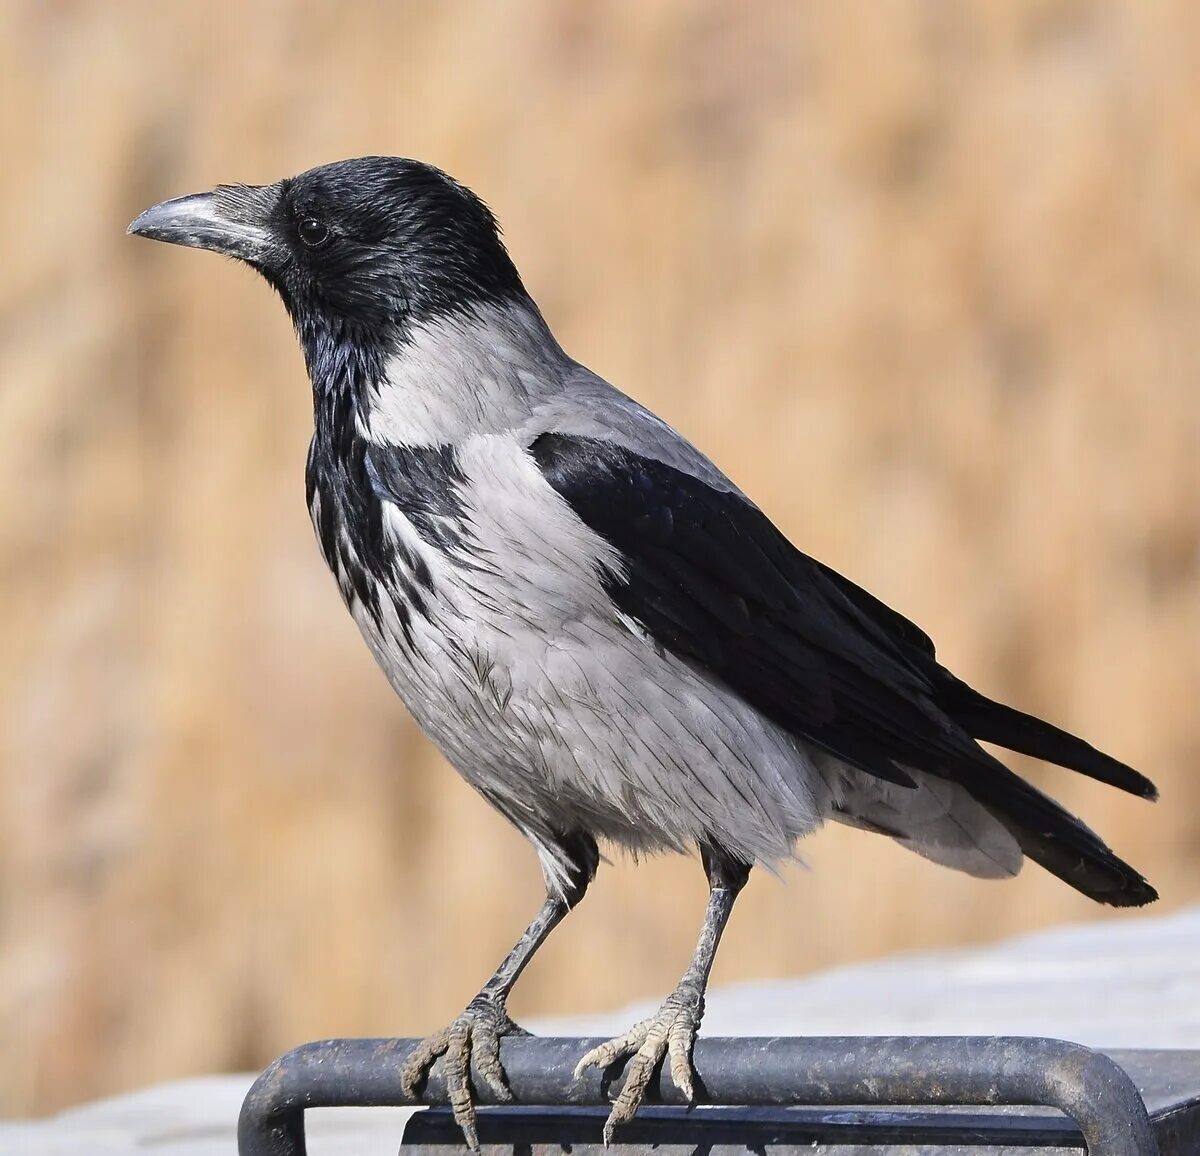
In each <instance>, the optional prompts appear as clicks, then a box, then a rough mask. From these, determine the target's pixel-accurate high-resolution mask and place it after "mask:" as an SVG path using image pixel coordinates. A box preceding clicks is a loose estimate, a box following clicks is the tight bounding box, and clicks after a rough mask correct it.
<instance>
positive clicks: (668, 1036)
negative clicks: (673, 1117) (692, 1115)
mask: <svg viewBox="0 0 1200 1156" xmlns="http://www.w3.org/2000/svg"><path fill="white" fill-rule="evenodd" d="M688 994H690V993H688ZM688 994H684V993H683V992H682V990H678V989H677V990H676V992H674V993H672V995H671V996H670V997H668V999H667V1001H666V1002H665V1003H664V1004H663V1006H662V1007H661V1008H660V1009H659V1011H658V1014H657V1015H655V1016H653V1017H651V1018H650V1019H648V1020H643V1021H642V1022H641V1023H639V1024H636V1025H635V1026H634V1027H633V1028H631V1029H630V1030H629V1031H628V1032H626V1033H625V1035H623V1036H618V1037H617V1038H616V1039H612V1040H609V1041H608V1042H607V1043H604V1044H600V1045H599V1046H598V1047H595V1048H592V1050H591V1051H590V1052H588V1053H587V1055H585V1056H584V1057H583V1058H582V1059H581V1060H580V1061H579V1063H578V1064H576V1065H575V1079H577V1080H578V1079H579V1078H580V1077H581V1076H582V1075H583V1073H584V1072H585V1071H586V1070H587V1069H588V1068H590V1067H602V1068H604V1067H608V1066H609V1065H610V1064H613V1063H615V1062H616V1061H617V1060H619V1059H622V1058H623V1057H625V1056H628V1055H629V1054H630V1053H635V1054H634V1056H633V1060H632V1061H631V1062H630V1064H629V1068H628V1070H627V1072H626V1074H625V1083H624V1084H623V1085H622V1087H621V1093H620V1095H619V1096H618V1097H617V1098H616V1100H615V1101H614V1103H613V1106H612V1109H611V1111H610V1112H609V1114H608V1119H607V1120H606V1121H605V1122H604V1145H605V1147H608V1145H610V1144H611V1143H612V1140H613V1135H614V1133H615V1131H616V1129H617V1128H618V1127H619V1126H620V1125H621V1124H625V1123H628V1122H629V1121H630V1120H632V1119H633V1117H634V1115H635V1114H636V1112H637V1110H638V1108H639V1107H640V1106H641V1103H642V1099H643V1098H644V1096H645V1094H646V1089H647V1088H648V1087H649V1086H650V1082H651V1080H652V1079H653V1078H654V1072H655V1069H656V1068H657V1067H658V1064H659V1061H661V1060H662V1058H663V1056H664V1055H669V1057H670V1064H671V1080H672V1082H673V1083H674V1084H675V1086H676V1087H677V1088H678V1089H679V1090H680V1092H682V1093H683V1095H684V1097H685V1098H686V1099H687V1100H688V1101H689V1102H692V1101H694V1100H695V1098H696V1091H695V1084H694V1080H693V1073H694V1069H693V1067H692V1045H693V1043H694V1042H695V1039H696V1027H697V1024H698V1022H699V1019H700V1015H701V1014H702V1010H703V1008H702V1005H698V1004H697V1002H696V1000H695V999H693V998H688Z"/></svg>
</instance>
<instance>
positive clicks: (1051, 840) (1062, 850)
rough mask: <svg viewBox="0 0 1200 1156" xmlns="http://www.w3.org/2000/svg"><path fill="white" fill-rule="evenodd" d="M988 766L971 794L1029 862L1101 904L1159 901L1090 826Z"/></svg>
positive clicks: (997, 765) (998, 766)
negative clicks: (987, 769) (1001, 824)
mask: <svg viewBox="0 0 1200 1156" xmlns="http://www.w3.org/2000/svg"><path fill="white" fill-rule="evenodd" d="M1068 737H1069V736H1068ZM1014 749H1016V748H1014ZM985 757H986V756H985ZM1042 757H1043V758H1045V757H1047V756H1044V755H1043V756H1042ZM988 761H989V762H990V763H992V764H993V769H992V771H991V773H988V772H987V771H986V770H984V769H983V768H978V770H977V773H976V775H974V776H972V777H973V779H974V781H973V782H972V783H971V786H970V791H971V794H972V795H973V796H974V797H975V798H976V799H977V800H978V801H979V802H980V803H982V804H983V805H984V806H985V807H986V808H987V809H988V810H989V811H991V813H992V814H993V815H995V816H996V818H997V819H999V820H1000V822H1002V823H1003V824H1004V825H1005V827H1007V828H1008V830H1009V831H1010V832H1011V833H1012V836H1013V838H1014V839H1016V841H1017V844H1018V846H1019V847H1020V848H1021V850H1022V851H1023V852H1024V853H1025V854H1026V855H1028V856H1029V858H1030V859H1032V860H1033V861H1034V862H1035V863H1039V864H1041V866H1043V867H1044V868H1045V869H1046V870H1047V871H1049V872H1051V874H1053V875H1057V876H1058V877H1059V878H1060V879H1061V880H1062V881H1063V882H1064V883H1069V884H1070V885H1071V886H1072V887H1074V888H1075V890H1076V891H1081V892H1082V893H1083V894H1084V895H1087V896H1088V897H1089V898H1091V899H1094V900H1096V901H1097V902H1098V903H1107V904H1109V905H1110V906H1112V907H1141V906H1142V905H1143V904H1146V903H1152V902H1153V901H1154V900H1155V899H1157V898H1158V892H1157V891H1155V890H1154V888H1153V887H1152V886H1151V885H1150V884H1149V883H1147V882H1146V880H1145V879H1143V878H1142V876H1141V875H1140V874H1139V873H1138V872H1137V871H1135V870H1134V869H1133V868H1132V867H1131V866H1130V865H1129V864H1128V863H1126V862H1124V861H1123V860H1121V859H1118V858H1117V856H1116V855H1114V854H1113V852H1112V851H1111V850H1110V849H1109V847H1108V846H1107V845H1106V844H1105V843H1104V841H1103V840H1102V839H1101V838H1100V837H1099V836H1098V835H1097V834H1096V833H1095V832H1094V831H1093V830H1092V829H1091V828H1090V827H1088V826H1087V825H1086V824H1085V823H1083V822H1081V821H1080V820H1079V819H1077V818H1075V816H1074V815H1072V814H1071V813H1070V812H1068V811H1066V810H1064V809H1063V808H1062V807H1060V806H1059V805H1058V804H1057V803H1056V802H1055V801H1054V800H1053V799H1051V798H1049V797H1047V796H1046V795H1044V794H1042V792H1041V791H1039V790H1038V789H1037V788H1036V787H1034V786H1031V785H1030V784H1029V783H1027V782H1025V780H1024V779H1022V778H1020V777H1019V776H1018V775H1016V774H1014V773H1013V772H1012V771H1010V770H1009V769H1008V768H1007V767H1005V766H1004V765H1003V764H1002V763H1000V762H998V761H997V760H994V759H991V758H990V757H988Z"/></svg>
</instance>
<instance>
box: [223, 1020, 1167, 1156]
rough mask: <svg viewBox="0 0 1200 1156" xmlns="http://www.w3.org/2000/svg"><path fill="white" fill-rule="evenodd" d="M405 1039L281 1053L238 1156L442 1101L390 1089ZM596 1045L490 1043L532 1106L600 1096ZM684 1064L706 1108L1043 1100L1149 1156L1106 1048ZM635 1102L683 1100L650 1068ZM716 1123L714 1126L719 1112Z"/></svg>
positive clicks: (995, 1047) (781, 1047) (698, 1056)
mask: <svg viewBox="0 0 1200 1156" xmlns="http://www.w3.org/2000/svg"><path fill="white" fill-rule="evenodd" d="M417 1042H418V1041H416V1040H412V1039H380V1040H353V1039H349V1040H325V1041H320V1042H317V1043H311V1044H305V1045H304V1046H303V1047H299V1048H296V1049H295V1050H294V1051H291V1052H288V1053H287V1054H286V1055H284V1056H281V1057H280V1058H279V1059H278V1060H276V1061H275V1062H274V1063H273V1064H272V1065H271V1066H270V1067H268V1068H267V1069H266V1071H264V1072H263V1073H262V1075H261V1076H259V1078H258V1079H257V1080H256V1081H255V1083H254V1086H253V1087H252V1088H251V1089H250V1092H249V1094H248V1095H247V1096H246V1100H245V1102H244V1104H243V1106H242V1112H241V1117H240V1120H239V1122H238V1151H239V1153H240V1156H304V1154H305V1142H304V1112H305V1111H306V1110H307V1109H310V1108H321V1107H335V1106H362V1107H383V1106H398V1105H405V1104H414V1103H422V1104H445V1103H446V1095H445V1088H444V1086H443V1085H442V1083H441V1080H440V1076H439V1073H438V1070H437V1068H435V1069H434V1071H433V1073H431V1076H430V1079H429V1081H428V1084H427V1086H426V1087H425V1088H424V1089H423V1092H422V1095H421V1098H420V1100H419V1101H416V1100H413V1099H411V1098H409V1097H406V1096H405V1095H404V1094H403V1093H402V1091H401V1088H400V1078H399V1073H400V1068H401V1066H402V1065H403V1063H404V1060H405V1059H406V1057H407V1056H408V1054H409V1053H410V1051H411V1050H412V1049H413V1048H414V1047H415V1046H416V1044H417ZM597 1042H599V1041H597V1040H590V1039H565V1038H541V1037H536V1036H522V1037H510V1038H507V1039H505V1040H504V1041H502V1046H501V1059H502V1062H503V1064H504V1067H505V1070H506V1072H507V1074H508V1081H509V1085H510V1087H511V1089H512V1092H513V1103H515V1104H518V1105H538V1106H540V1107H544V1108H556V1107H557V1108H561V1107H566V1106H584V1105H605V1104H607V1103H608V1101H609V1096H610V1093H611V1089H612V1087H613V1086H614V1084H616V1083H617V1081H618V1080H619V1078H620V1070H619V1068H614V1069H610V1070H609V1071H608V1072H606V1073H598V1072H590V1073H588V1074H587V1075H586V1076H585V1077H584V1078H583V1079H581V1080H579V1081H576V1080H574V1079H573V1078H572V1069H573V1068H574V1065H575V1062H576V1061H577V1060H578V1058H579V1057H580V1056H581V1055H583V1053H584V1052H586V1051H587V1050H588V1049H589V1048H591V1047H592V1046H593V1045H594V1044H596V1043H597ZM694 1061H695V1066H696V1074H697V1077H698V1079H697V1081H696V1092H697V1101H698V1102H700V1103H703V1104H706V1105H709V1104H712V1105H736V1106H739V1107H765V1106H772V1107H780V1106H802V1105H803V1106H810V1107H831V1106H849V1105H855V1106H863V1107H865V1106H902V1105H905V1106H928V1105H955V1106H960V1107H966V1106H978V1105H1009V1104H1011V1105H1043V1106H1046V1107H1050V1108H1056V1109H1058V1110H1060V1111H1061V1112H1063V1113H1064V1114H1065V1115H1066V1116H1068V1117H1069V1118H1070V1119H1071V1120H1073V1121H1074V1122H1075V1124H1076V1126H1077V1127H1078V1130H1079V1134H1080V1136H1081V1138H1082V1142H1083V1143H1084V1144H1085V1145H1086V1148H1087V1151H1088V1153H1089V1156H1158V1145H1157V1143H1156V1140H1155V1135H1154V1131H1153V1129H1152V1127H1151V1123H1150V1119H1149V1116H1148V1114H1147V1111H1146V1108H1145V1105H1144V1104H1143V1102H1142V1098H1141V1096H1140V1095H1139V1094H1138V1090H1137V1088H1136V1087H1135V1086H1134V1084H1133V1082H1132V1080H1131V1079H1130V1077H1129V1076H1128V1075H1127V1074H1126V1073H1125V1071H1124V1070H1123V1069H1122V1068H1121V1067H1120V1066H1119V1065H1118V1064H1117V1063H1115V1062H1114V1061H1113V1060H1112V1059H1110V1058H1109V1057H1108V1056H1106V1055H1104V1054H1102V1053H1100V1052H1096V1051H1092V1050H1091V1049H1089V1048H1085V1047H1082V1046H1081V1045H1079V1044H1072V1043H1066V1042H1064V1041H1062V1040H1052V1039H1038V1038H1019V1037H1013V1038H1009V1037H994V1036H985V1037H972V1036H952V1037H863V1036H849V1037H828V1038H803V1037H767V1038H728V1039H701V1040H698V1041H697V1043H696V1047H695V1053H694ZM474 1086H475V1088H476V1089H477V1099H478V1102H479V1103H480V1104H484V1105H486V1104H494V1103H496V1100H495V1098H494V1097H493V1096H492V1095H491V1094H490V1093H489V1091H488V1088H487V1085H486V1084H485V1083H484V1082H483V1081H482V1080H479V1081H476V1082H475V1084H474ZM647 1098H648V1100H650V1099H653V1100H655V1101H657V1102H659V1103H663V1104H683V1103H684V1101H683V1099H682V1096H681V1095H680V1093H679V1091H678V1090H677V1089H676V1088H675V1086H674V1085H673V1084H672V1083H671V1081H670V1077H669V1076H668V1075H665V1074H663V1073H661V1072H660V1073H659V1078H658V1080H657V1083H656V1084H652V1086H651V1089H650V1095H649V1096H648V1097H647ZM699 1115H700V1114H698V1113H694V1114H692V1115H691V1116H689V1117H687V1119H688V1120H689V1122H690V1123H691V1124H692V1125H693V1129H692V1130H693V1131H694V1128H695V1127H699V1128H703V1127H704V1124H703V1122H702V1121H701V1120H699V1119H697V1117H698V1116H699ZM635 1123H636V1122H635ZM1060 1123H1061V1121H1060ZM724 1125H725V1130H726V1131H727V1125H728V1119H727V1118H726V1119H725V1121H724ZM629 1127H630V1128H632V1127H633V1125H629ZM668 1131H669V1129H667V1130H663V1131H662V1133H661V1135H660V1139H659V1142H668V1134H667V1132H668ZM1055 1136H1057V1143H1060V1144H1061V1143H1068V1144H1069V1143H1070V1142H1071V1136H1070V1135H1069V1134H1068V1135H1067V1136H1066V1137H1065V1138H1064V1137H1063V1132H1062V1129H1061V1127H1060V1128H1058V1129H1054V1130H1053V1131H1052V1132H1051V1133H1050V1134H1049V1135H1048V1136H1047V1139H1046V1140H1045V1141H1043V1142H1053V1138H1054V1137H1055ZM833 1138H834V1137H833V1135H832V1134H831V1137H830V1139H831V1140H832V1139H833ZM818 1139H819V1137H818ZM620 1144H621V1135H620V1133H618V1136H617V1146H620Z"/></svg>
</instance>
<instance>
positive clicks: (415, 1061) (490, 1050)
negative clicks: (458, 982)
mask: <svg viewBox="0 0 1200 1156" xmlns="http://www.w3.org/2000/svg"><path fill="white" fill-rule="evenodd" d="M525 1034H526V1032H525V1031H524V1029H523V1028H520V1027H518V1026H517V1025H516V1024H515V1023H513V1021H512V1020H511V1019H510V1018H509V1016H508V1013H507V1012H506V1011H505V1010H504V1005H503V1004H500V1003H497V1002H495V1001H494V1000H491V999H487V998H484V997H477V998H476V999H474V1000H472V1001H471V1002H470V1003H469V1004H468V1005H467V1007H466V1010H465V1011H463V1013H462V1015H460V1016H459V1017H458V1018H457V1019H456V1020H454V1022H453V1023H451V1024H450V1025H449V1026H448V1027H445V1028H442V1030H441V1031H438V1032H434V1033H433V1035H431V1036H427V1037H426V1038H425V1039H424V1040H422V1041H421V1042H420V1043H419V1044H418V1045H417V1047H416V1049H415V1050H414V1051H413V1052H412V1054H411V1055H410V1056H409V1057H408V1059H407V1060H406V1061H405V1064H404V1067H403V1068H401V1070H400V1086H401V1088H402V1089H403V1090H404V1094H405V1095H406V1096H410V1097H414V1098H415V1097H416V1095H417V1093H418V1091H419V1090H420V1088H421V1086H422V1085H423V1084H424V1082H425V1080H426V1078H427V1077H428V1075H429V1070H430V1068H432V1067H433V1065H434V1063H436V1062H437V1060H438V1059H439V1058H440V1059H441V1061H442V1075H443V1078H444V1080H445V1084H446V1094H447V1097H448V1099H449V1101H450V1108H451V1110H452V1111H453V1112H454V1119H455V1121H456V1122H457V1124H458V1126H459V1127H460V1128H461V1129H462V1132H463V1136H464V1138H465V1139H466V1141H467V1147H469V1148H470V1149H471V1150H472V1151H473V1152H478V1151H479V1135H478V1132H477V1130H476V1126H475V1100H474V1097H473V1096H472V1094H471V1092H472V1089H471V1064H472V1061H474V1065H475V1070H476V1071H477V1072H478V1073H479V1075H480V1076H481V1077H482V1078H483V1080H484V1082H485V1083H486V1084H487V1086H488V1088H489V1089H490V1091H491V1093H492V1095H494V1096H495V1097H496V1099H497V1100H502V1101H507V1100H511V1099H512V1092H511V1090H510V1089H509V1086H508V1080H507V1079H506V1077H505V1075H504V1068H503V1066H502V1065H501V1063H500V1040H501V1039H502V1038H503V1037H504V1036H511V1035H525Z"/></svg>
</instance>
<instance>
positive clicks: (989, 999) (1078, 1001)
mask: <svg viewBox="0 0 1200 1156" xmlns="http://www.w3.org/2000/svg"><path fill="white" fill-rule="evenodd" d="M708 1002H709V1007H708V1015H707V1017H706V1019H705V1024H704V1028H705V1033H706V1034H708V1035H780V1034H782V1035H787V1034H815V1035H831V1034H849V1035H885V1034H891V1033H912V1034H946V1033H951V1034H958V1033H972V1034H973V1033H997V1034H1006V1035H1049V1036H1061V1037H1065V1038H1068V1039H1073V1040H1078V1041H1079V1042H1081V1043H1085V1044H1092V1045H1095V1046H1104V1047H1182V1048H1197V1049H1200V907H1195V908H1190V909H1188V910H1186V911H1182V912H1179V913H1177V914H1174V915H1169V916H1160V917H1145V916H1143V917H1140V918H1135V919H1122V920H1114V921H1109V922H1102V923H1094V924H1087V925H1084V926H1081V927H1066V928H1059V929H1056V930H1053V931H1049V932H1043V933H1039V934H1037V935H1030V936H1025V937H1022V938H1019V939H1014V940H1009V941H1008V942H1006V943H1002V944H998V945H996V946H993V947H986V948H978V949H971V950H963V951H947V952H939V953H923V954H913V955H907V956H898V957H895V958H892V959H886V960H881V961H879V962H877V963H870V964H862V965H859V966H854V967H844V968H838V969H836V970H833V971H829V972H826V973H823V974H821V975H816V976H811V977H809V978H806V979H794V980H780V981H776V982H769V983H751V984H740V985H737V986H734V987H727V988H724V989H720V990H714V991H712V992H711V993H710V994H709V1001H708ZM655 1006H657V1001H655V1000H651V1001H648V1002H647V1003H646V1004H644V1005H639V1008H638V1009H630V1008H624V1009H621V1010H619V1011H614V1012H611V1013H608V1014H605V1015H602V1016H587V1017H570V1018H558V1019H544V1020H541V1021H538V1022H536V1023H534V1022H531V1023H530V1024H529V1026H530V1027H532V1028H534V1029H536V1030H537V1031H539V1032H542V1033H554V1034H572V1035H576V1034H586V1033H597V1034H602V1033H603V1032H606V1031H609V1030H611V1029H616V1028H619V1027H622V1026H624V1025H625V1024H627V1023H628V1022H629V1021H630V1019H631V1018H632V1017H633V1016H634V1015H635V1014H637V1012H638V1011H639V1010H642V1009H643V1008H644V1009H647V1010H652V1009H653V1007H655ZM251 1080H252V1077H251V1076H248V1075H234V1076H212V1077H208V1078H204V1079H194V1080H181V1081H177V1082H175V1083H171V1084H162V1085H159V1086H158V1087H154V1088H148V1089H146V1090H144V1091H140V1092H135V1093H132V1094H130V1095H126V1096H118V1097H115V1098H113V1099H110V1100H102V1101H99V1102H97V1103H94V1104H88V1105H84V1106H82V1107H79V1108H75V1109H73V1110H71V1111H69V1112H64V1113H62V1114H60V1115H58V1116H55V1117H53V1118H51V1119H48V1120H44V1121H33V1122H21V1123H11V1124H6V1125H0V1156H68V1154H69V1156H82V1154H87V1156H92V1154H95V1156H118V1154H119V1156H146V1154H159V1156H166V1154H168V1153H169V1154H170V1156H233V1153H234V1152H235V1151H236V1126H237V1114H238V1109H239V1107H240V1106H241V1101H242V1097H243V1096H244V1095H245V1092H246V1089H247V1088H248V1087H249V1086H250V1083H251ZM406 1116H407V1111H406V1110H404V1109H386V1110H385V1109H371V1110H362V1109H325V1110H322V1111H319V1112H313V1113H310V1114H309V1121H308V1129H309V1135H310V1138H311V1146H310V1147H311V1153H312V1156H351V1154H352V1153H353V1154H354V1156H385V1154H387V1156H391V1154H393V1153H394V1152H395V1151H396V1148H397V1146H398V1144H399V1139H400V1134H401V1132H402V1131H403V1121H404V1119H405V1118H406Z"/></svg>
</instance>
